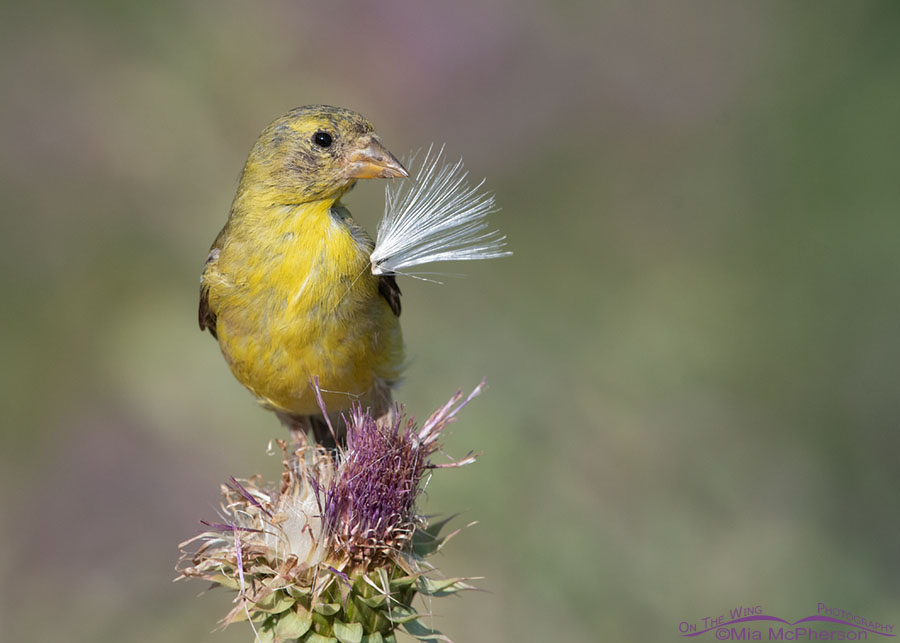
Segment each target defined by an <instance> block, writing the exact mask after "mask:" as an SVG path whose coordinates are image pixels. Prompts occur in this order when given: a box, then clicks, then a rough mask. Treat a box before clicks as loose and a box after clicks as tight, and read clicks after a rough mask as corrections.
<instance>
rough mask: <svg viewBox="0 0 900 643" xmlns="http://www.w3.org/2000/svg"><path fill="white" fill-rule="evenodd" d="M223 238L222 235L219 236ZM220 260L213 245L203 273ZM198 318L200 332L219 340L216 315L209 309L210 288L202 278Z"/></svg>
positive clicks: (217, 251)
mask: <svg viewBox="0 0 900 643" xmlns="http://www.w3.org/2000/svg"><path fill="white" fill-rule="evenodd" d="M219 236H221V234H220V235H219ZM218 241H219V240H218V239H216V243H218ZM218 258H219V249H218V248H217V247H216V244H213V248H212V250H210V251H209V256H208V257H207V258H206V263H205V264H204V265H203V273H204V275H205V274H206V271H207V270H208V269H209V264H210V262H211V261H215V260H216V259H218ZM197 318H198V320H199V321H200V330H201V331H203V330H208V331H209V333H210V335H212V336H213V337H215V338H216V339H219V336H218V335H217V334H216V314H215V313H214V312H213V311H212V309H211V308H210V307H209V286H207V285H206V283H205V282H204V279H203V277H201V278H200V310H199V312H198V314H197Z"/></svg>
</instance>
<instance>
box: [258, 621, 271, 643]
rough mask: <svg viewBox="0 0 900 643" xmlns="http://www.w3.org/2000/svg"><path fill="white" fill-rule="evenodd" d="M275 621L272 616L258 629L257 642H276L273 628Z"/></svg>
mask: <svg viewBox="0 0 900 643" xmlns="http://www.w3.org/2000/svg"><path fill="white" fill-rule="evenodd" d="M273 624H274V620H273V619H272V617H271V616H270V617H269V618H267V619H266V620H265V622H263V624H262V625H260V626H259V627H258V628H256V637H257V638H256V640H257V641H259V643H273V642H274V641H275V628H274V627H273Z"/></svg>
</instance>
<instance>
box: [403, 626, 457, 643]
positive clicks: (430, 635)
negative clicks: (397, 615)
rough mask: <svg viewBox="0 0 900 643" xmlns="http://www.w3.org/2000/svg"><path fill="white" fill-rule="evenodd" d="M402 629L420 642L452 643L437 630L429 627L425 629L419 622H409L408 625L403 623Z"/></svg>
mask: <svg viewBox="0 0 900 643" xmlns="http://www.w3.org/2000/svg"><path fill="white" fill-rule="evenodd" d="M403 629H404V630H406V631H407V632H409V633H410V634H412V635H413V636H415V637H416V638H417V639H419V640H420V641H447V643H452V641H450V639H449V638H447V637H446V636H444V635H443V634H441V633H440V632H438V631H437V630H433V629H431V628H430V627H425V626H424V625H422V623H420V622H419V621H410V622H409V623H404V624H403Z"/></svg>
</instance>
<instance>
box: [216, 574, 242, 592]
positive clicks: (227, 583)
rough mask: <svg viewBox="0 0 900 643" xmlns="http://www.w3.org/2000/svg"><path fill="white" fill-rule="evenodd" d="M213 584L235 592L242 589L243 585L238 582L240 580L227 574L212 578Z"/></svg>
mask: <svg viewBox="0 0 900 643" xmlns="http://www.w3.org/2000/svg"><path fill="white" fill-rule="evenodd" d="M212 582H214V583H218V584H219V585H221V586H222V587H227V588H228V589H233V590H235V591H236V590H238V589H240V587H241V584H240V582H239V581H238V579H236V578H234V577H232V576H226V575H225V574H216V575H215V576H214V577H213V578H212Z"/></svg>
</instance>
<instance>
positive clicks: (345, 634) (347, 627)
mask: <svg viewBox="0 0 900 643" xmlns="http://www.w3.org/2000/svg"><path fill="white" fill-rule="evenodd" d="M332 627H333V628H334V635H335V636H336V637H337V639H338V641H340V642H341V643H360V641H362V633H363V627H362V625H361V624H360V623H344V622H343V621H339V620H337V619H335V621H334V623H333V625H332Z"/></svg>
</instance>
